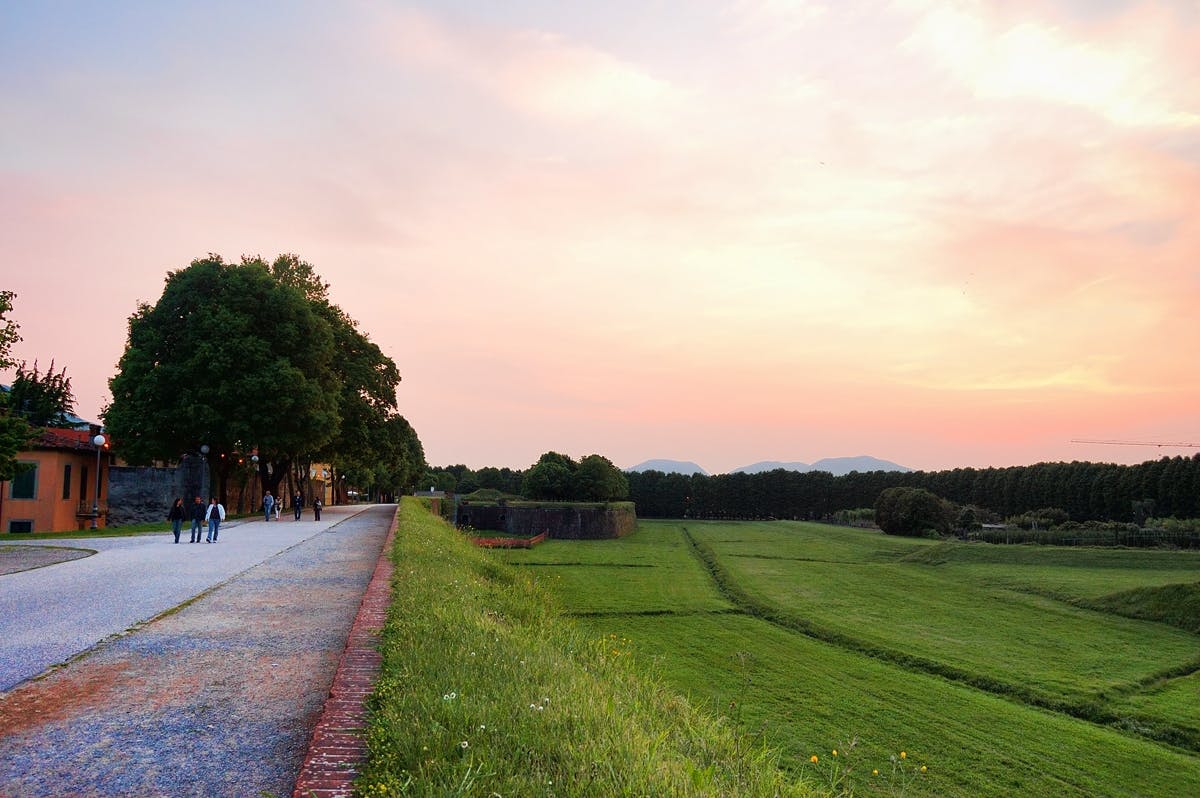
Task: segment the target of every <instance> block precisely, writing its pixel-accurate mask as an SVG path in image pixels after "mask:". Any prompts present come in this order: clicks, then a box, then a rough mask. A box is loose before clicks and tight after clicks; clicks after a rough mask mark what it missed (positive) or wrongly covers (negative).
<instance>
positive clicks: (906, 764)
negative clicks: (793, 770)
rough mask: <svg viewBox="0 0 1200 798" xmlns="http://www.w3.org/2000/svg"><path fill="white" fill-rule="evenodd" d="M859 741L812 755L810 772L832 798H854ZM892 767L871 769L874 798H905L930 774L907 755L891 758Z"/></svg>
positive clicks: (867, 783)
mask: <svg viewBox="0 0 1200 798" xmlns="http://www.w3.org/2000/svg"><path fill="white" fill-rule="evenodd" d="M857 747H858V738H857V737H855V738H854V739H852V740H851V741H850V742H849V743H847V744H844V745H842V746H840V747H838V748H831V749H830V751H829V754H828V755H820V754H813V755H812V756H810V757H809V758H808V762H809V765H810V766H811V767H810V768H809V769H810V770H812V771H814V772H815V775H816V776H817V780H818V782H819V783H820V784H821V785H822V786H823V787H825V788H827V789H828V790H829V794H830V795H831V796H832V797H833V798H853V796H854V795H855V794H856V792H855V790H856V787H858V786H859V785H858V783H857V782H858V779H856V778H855V766H854V765H853V764H852V761H853V752H854V749H855V748H857ZM888 760H889V765H888V766H885V767H884V768H883V769H882V770H880V769H879V768H872V769H871V774H870V776H869V777H867V778H866V781H865V784H864V785H862V786H865V787H866V789H867V790H868V791H869V793H870V794H872V795H892V796H905V795H907V794H908V790H909V787H911V786H912V785H913V783H914V782H916V781H917V780H918V779H922V778H924V777H925V775H926V774H927V773H928V772H929V767H928V766H927V765H925V764H917V763H916V762H915V761H914V760H913V759H910V758H909V756H908V752H907V751H900V752H899V753H895V754H891V755H890V756H889V757H888Z"/></svg>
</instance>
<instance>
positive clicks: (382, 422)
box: [104, 255, 424, 493]
mask: <svg viewBox="0 0 1200 798" xmlns="http://www.w3.org/2000/svg"><path fill="white" fill-rule="evenodd" d="M399 380H400V377H399V373H398V371H397V369H396V365H395V363H393V362H392V361H391V359H390V358H387V357H386V356H384V355H383V353H382V352H381V351H380V349H379V347H378V346H376V345H375V344H373V343H371V342H370V340H369V339H368V338H367V337H366V336H365V335H363V334H362V333H361V332H360V331H359V330H358V329H357V326H356V325H355V323H354V321H353V320H352V319H351V318H350V317H349V316H348V315H346V314H345V313H344V312H343V311H342V310H341V309H340V308H338V307H337V306H336V305H333V304H332V303H331V302H330V301H329V298H328V284H326V283H324V282H323V281H322V280H321V279H320V278H319V277H318V276H317V275H316V272H315V270H314V269H313V268H312V266H310V265H309V264H307V263H305V262H304V261H301V260H300V259H299V258H298V257H296V256H295V255H283V256H280V257H279V258H277V259H276V260H275V261H274V262H273V263H271V264H268V263H266V262H265V261H263V260H262V259H261V258H257V257H254V258H243V259H242V261H241V262H240V263H237V264H234V263H225V262H224V261H223V260H222V258H221V257H220V256H218V255H209V256H208V257H207V258H202V259H199V260H195V261H193V262H192V263H191V265H190V266H188V267H187V268H186V269H181V270H179V271H174V272H171V273H169V274H168V275H167V279H166V286H165V288H164V290H163V294H162V296H161V297H160V298H159V300H158V302H157V303H155V304H154V305H153V306H151V305H147V304H142V305H140V306H139V307H138V309H137V312H135V313H134V314H133V315H132V316H131V317H130V320H129V337H128V341H127V344H126V349H125V353H124V354H123V355H122V357H121V360H120V363H119V364H118V372H117V374H116V375H115V376H114V377H113V378H112V380H110V382H109V386H110V388H111V390H112V396H113V399H112V403H111V404H110V405H109V406H108V407H107V408H106V409H105V411H104V419H105V423H106V424H107V426H108V429H109V431H110V432H112V434H113V436H114V437H115V438H116V440H117V441H119V443H120V447H121V452H122V454H123V456H124V457H125V458H126V459H128V460H129V461H130V462H134V463H142V462H149V461H151V460H156V459H165V460H174V459H178V458H179V457H180V456H181V455H183V454H185V453H189V452H195V451H197V450H198V449H199V447H200V446H201V445H207V446H208V447H209V449H210V452H209V460H210V462H212V463H214V464H215V465H214V468H215V473H216V475H217V477H218V479H219V483H220V485H221V490H222V493H223V492H224V484H223V483H224V473H223V471H222V469H227V467H228V465H229V464H230V463H231V462H232V457H231V455H233V454H234V453H245V452H249V451H251V450H256V451H257V452H258V454H259V457H260V460H259V470H260V474H261V475H262V477H263V483H264V486H265V487H266V488H267V489H273V490H276V491H277V489H278V484H279V481H280V479H281V478H282V476H283V474H284V473H286V472H287V470H288V469H289V468H290V467H292V466H293V465H295V464H307V463H311V462H313V461H314V460H315V459H317V458H320V459H323V460H327V461H329V462H331V463H334V464H335V466H340V467H343V468H349V467H357V468H359V470H360V471H366V470H371V469H374V467H375V465H376V464H377V461H379V459H380V456H379V455H378V448H379V447H382V446H384V445H385V444H387V443H388V440H389V438H388V436H389V435H390V436H392V437H396V434H397V433H396V432H395V431H394V430H392V429H391V427H396V426H397V425H398V421H397V419H399V421H403V419H402V418H400V417H399V416H398V414H397V413H396V393H395V388H396V384H397V383H398V382H399ZM405 424H407V422H405ZM410 429H411V428H410ZM413 437H414V438H415V433H413ZM393 448H394V447H393ZM413 448H414V447H412V446H409V447H407V448H405V449H404V451H405V452H406V456H414V457H419V458H420V460H419V463H414V464H412V466H411V468H409V469H408V471H416V472H418V473H419V472H420V471H421V470H423V468H424V458H423V454H422V453H420V451H419V441H417V446H416V451H413ZM388 458H392V459H393V460H394V457H393V453H389V454H387V455H386V456H384V457H383V459H384V460H387V459H388ZM402 472H403V473H404V474H407V471H403V470H402ZM413 479H415V477H413Z"/></svg>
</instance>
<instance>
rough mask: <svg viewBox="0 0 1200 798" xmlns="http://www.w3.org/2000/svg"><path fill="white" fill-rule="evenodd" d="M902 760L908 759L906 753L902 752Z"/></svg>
mask: <svg viewBox="0 0 1200 798" xmlns="http://www.w3.org/2000/svg"><path fill="white" fill-rule="evenodd" d="M900 758H901V759H908V754H906V753H904V752H903V751H901V752H900Z"/></svg>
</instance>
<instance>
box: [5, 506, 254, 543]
mask: <svg viewBox="0 0 1200 798" xmlns="http://www.w3.org/2000/svg"><path fill="white" fill-rule="evenodd" d="M257 515H258V513H244V514H241V515H234V514H233V513H230V514H229V515H228V516H226V519H225V520H227V521H234V520H237V519H239V518H252V517H255V516H257ZM190 528H191V521H190V520H187V521H184V522H183V532H184V534H186V533H187V531H188V530H189V529H190ZM204 528H205V529H207V528H208V525H207V524H205V527H204ZM163 532H166V533H168V534H170V532H171V522H170V521H149V522H146V523H143V524H126V525H124V526H110V527H102V528H100V529H72V530H69V531H66V532H0V543H3V542H5V541H13V540H63V539H64V538H70V539H72V540H81V539H82V540H87V539H88V538H123V537H130V536H133V535H149V534H161V533H163Z"/></svg>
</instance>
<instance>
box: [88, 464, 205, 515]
mask: <svg viewBox="0 0 1200 798" xmlns="http://www.w3.org/2000/svg"><path fill="white" fill-rule="evenodd" d="M177 471H178V469H175V468H131V467H129V466H113V467H112V468H110V469H109V471H108V521H107V525H108V526H127V525H129V524H141V523H145V522H147V521H165V520H166V518H167V511H168V510H169V509H171V502H173V501H174V500H175V497H176V496H183V493H182V492H181V490H180V487H179V482H180V479H179V474H177ZM188 503H189V504H190V502H188Z"/></svg>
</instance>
